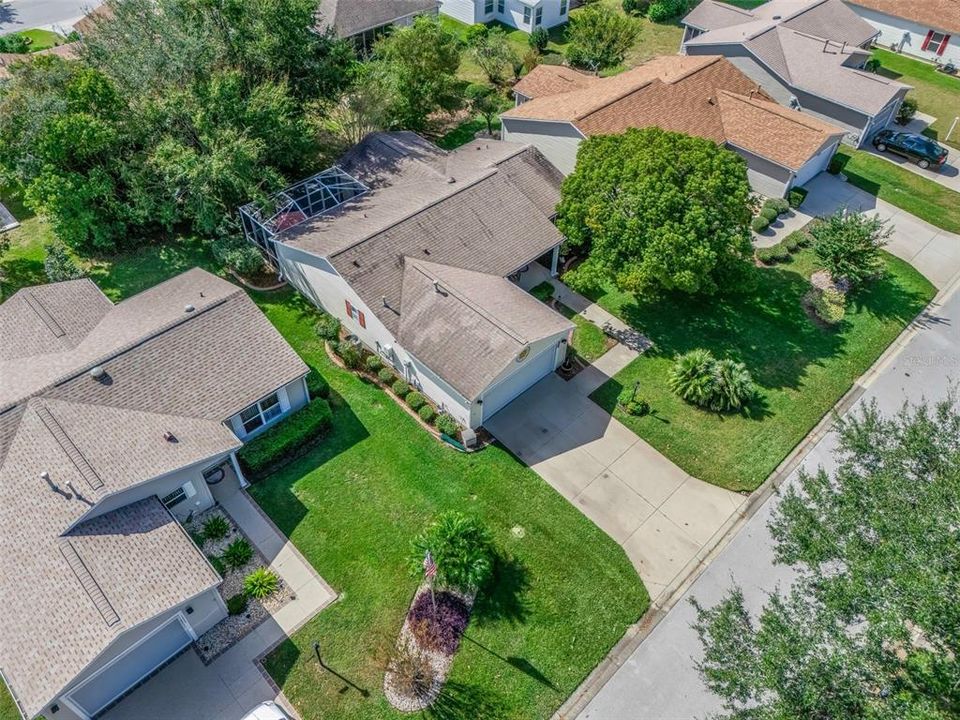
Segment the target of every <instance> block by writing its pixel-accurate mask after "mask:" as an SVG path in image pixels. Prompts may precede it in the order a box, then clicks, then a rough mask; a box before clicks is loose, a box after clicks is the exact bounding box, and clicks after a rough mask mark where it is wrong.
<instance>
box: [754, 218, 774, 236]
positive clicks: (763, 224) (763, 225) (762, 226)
mask: <svg viewBox="0 0 960 720" xmlns="http://www.w3.org/2000/svg"><path fill="white" fill-rule="evenodd" d="M768 227H770V221H769V220H767V218H765V217H764V216H763V215H757V216H756V217H755V218H754V219H753V220H751V221H750V229H751V230H753V231H754V232H756V233H762V232H763V231H764V230H766V229H767V228H768Z"/></svg>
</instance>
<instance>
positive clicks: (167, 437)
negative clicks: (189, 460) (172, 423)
mask: <svg viewBox="0 0 960 720" xmlns="http://www.w3.org/2000/svg"><path fill="white" fill-rule="evenodd" d="M163 439H164V440H166V441H167V442H168V443H173V442H177V436H176V435H174V434H173V433H172V432H170V431H169V430H164V432H163Z"/></svg>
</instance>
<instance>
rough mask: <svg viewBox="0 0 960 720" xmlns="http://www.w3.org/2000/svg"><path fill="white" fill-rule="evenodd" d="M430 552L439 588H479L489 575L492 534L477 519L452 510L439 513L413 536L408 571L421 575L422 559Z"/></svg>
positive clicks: (492, 555) (465, 589)
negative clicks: (435, 565) (418, 533)
mask: <svg viewBox="0 0 960 720" xmlns="http://www.w3.org/2000/svg"><path fill="white" fill-rule="evenodd" d="M427 552H430V554H431V555H432V556H433V559H434V562H436V564H437V576H436V582H437V584H438V585H439V586H441V587H448V588H457V589H460V590H464V591H469V590H481V589H482V588H483V587H484V586H485V585H486V584H487V583H488V582H489V581H490V577H491V575H492V574H493V559H494V546H493V537H492V535H491V534H490V531H489V530H488V529H487V527H486V526H485V525H484V524H483V523H481V522H480V521H479V520H477V519H476V518H473V517H468V516H466V515H463V514H461V513H459V512H457V511H455V510H453V511H450V512H445V513H443V514H442V515H440V516H439V517H438V518H437V519H436V520H434V521H433V523H431V524H430V526H429V527H428V528H427V529H426V530H425V531H424V532H423V533H421V534H420V536H419V537H417V538H416V539H415V540H414V541H413V543H412V545H411V549H410V559H409V564H410V570H411V572H412V573H413V575H414V576H415V577H423V560H424V557H425V556H426V553H427Z"/></svg>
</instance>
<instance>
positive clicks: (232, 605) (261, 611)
mask: <svg viewBox="0 0 960 720" xmlns="http://www.w3.org/2000/svg"><path fill="white" fill-rule="evenodd" d="M214 518H222V522H225V523H226V527H227V529H226V531H225V532H224V534H223V535H222V537H216V538H209V537H204V528H205V527H208V528H209V527H210V526H211V520H213V519H214ZM222 522H221V521H220V520H213V523H214V524H216V523H220V524H221V525H222ZM184 527H186V529H187V532H188V533H190V536H191V537H192V538H193V539H194V542H196V543H197V545H198V546H199V547H200V550H201V552H203V554H204V555H206V556H207V559H208V560H210V562H211V564H213V566H214V567H215V568H216V569H217V572H219V573H220V574H221V575H222V576H223V582H222V583H221V584H220V587H219V592H220V597H222V598H223V601H224V603H226V605H227V610H228V611H229V612H230V614H229V615H228V616H227V617H225V618H224V619H223V620H221V621H220V622H218V623H217V624H216V625H214V626H213V627H212V628H210V629H209V630H207V632H205V633H204V634H203V635H201V636H200V637H199V638H197V640H196V641H195V642H194V646H195V647H196V649H197V654H198V655H200V659H201V660H203V662H204V664H209V663H210V662H212V661H213V660H214V658H216V657H218V656H219V655H221V654H222V653H224V652H225V651H226V650H228V649H229V648H231V647H232V646H233V645H234V644H236V643H237V642H239V641H240V640H242V639H243V638H244V637H246V636H247V635H248V634H249V633H250V632H251V631H252V630H254V629H255V628H256V627H257V625H259V624H260V623H262V622H263V621H264V620H266V619H267V618H268V617H270V615H272V614H273V613H275V612H276V611H277V610H279V609H280V608H282V607H283V606H284V605H286V604H287V603H288V602H290V601H291V600H292V599H293V597H294V595H293V592H292V591H290V590H289V589H288V588H287V587H286V585H285V584H284V582H283V579H282V578H280V577H279V575H278V576H277V585H276V590H275V591H274V592H272V593H270V594H269V595H268V596H267V597H265V598H262V599H260V598H256V597H245V589H244V580H245V578H246V577H247V576H248V575H249V574H250V573H251V572H253V571H255V570H257V569H258V568H266V567H268V566H269V564H270V563H269V562H268V561H267V559H266V558H265V557H263V555H262V554H261V553H260V551H259V550H257V548H256V546H255V545H254V544H253V543H251V542H250V540H249V539H248V538H247V537H246V536H245V535H244V534H243V532H241V530H240V528H238V527H237V524H236V523H235V522H234V521H233V518H231V517H230V515H229V514H228V513H227V512H226V511H225V510H224V509H223V508H221V507H217V506H215V507H212V508H210V509H209V510H205V511H204V512H202V513H200V514H199V515H197V516H196V517H194V518H193V519H192V520H191V521H190V522H188V523H186V524H185V525H184ZM217 534H218V535H219V533H217ZM234 543H238V544H242V543H246V545H247V546H248V547H249V549H250V557H249V560H247V561H246V562H245V563H243V564H242V565H234V566H231V565H230V564H228V563H226V562H225V560H223V559H222V558H225V557H227V556H229V555H230V552H231V551H230V550H229V549H228V548H230V546H231V545H233V544H234ZM234 547H236V545H235V546H234ZM240 597H244V599H245V600H246V602H245V603H244V602H241V601H238V600H236V599H235V598H240ZM241 605H242V606H243V607H242V609H240V607H241Z"/></svg>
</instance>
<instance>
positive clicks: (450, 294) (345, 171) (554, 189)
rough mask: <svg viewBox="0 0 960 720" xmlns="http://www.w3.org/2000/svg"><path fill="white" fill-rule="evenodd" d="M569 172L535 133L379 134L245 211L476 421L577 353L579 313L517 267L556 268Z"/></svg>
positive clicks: (318, 290)
mask: <svg viewBox="0 0 960 720" xmlns="http://www.w3.org/2000/svg"><path fill="white" fill-rule="evenodd" d="M561 179H562V175H561V174H560V172H559V171H558V170H557V169H556V168H555V167H553V166H552V165H551V164H550V163H549V162H548V161H547V160H546V159H544V157H543V155H541V154H540V152H539V151H538V150H537V149H536V148H533V147H530V146H528V145H516V144H513V143H504V142H498V141H495V140H479V141H475V142H472V143H468V144H467V145H464V146H462V147H460V148H458V149H456V150H453V151H451V152H447V151H444V150H441V149H440V148H438V147H437V146H436V145H434V144H432V143H430V142H428V141H427V140H425V139H423V138H422V137H419V136H418V135H416V134H414V133H411V132H389V133H387V132H384V133H374V134H372V135H369V136H368V137H367V138H365V139H364V140H363V141H362V142H361V143H360V144H359V145H357V146H356V147H354V148H353V149H352V150H350V151H349V152H348V153H347V154H346V155H345V156H344V157H343V158H341V160H340V162H339V163H338V164H337V165H336V166H335V167H333V168H331V169H329V170H327V171H325V172H324V173H321V174H319V175H316V176H314V177H313V178H309V179H308V180H306V181H303V182H302V183H299V184H298V185H296V186H293V187H292V188H289V189H287V190H286V191H285V192H284V193H282V194H281V195H280V196H278V198H277V199H276V200H277V204H276V206H275V207H271V208H270V210H269V211H265V210H263V209H262V208H261V207H259V206H256V205H248V206H245V207H244V208H243V209H241V219H242V221H243V223H244V228H245V230H246V232H247V235H248V237H249V238H250V239H251V240H252V241H253V242H255V243H257V244H258V245H259V246H260V247H261V249H263V250H264V252H265V253H266V254H267V255H268V256H269V258H270V259H271V262H273V263H274V264H275V265H276V267H277V268H278V269H279V270H280V272H281V274H282V275H283V277H285V278H286V279H287V280H288V281H289V282H290V283H292V284H293V285H294V286H295V287H297V288H298V289H299V290H300V292H302V293H303V294H304V295H305V296H306V297H308V298H309V299H310V300H311V301H313V302H314V303H315V304H316V305H318V306H319V307H321V308H323V309H324V310H326V311H327V312H329V313H330V314H332V315H335V316H336V317H338V318H340V320H341V322H342V323H343V326H344V328H345V329H346V331H348V332H349V333H350V334H352V335H354V336H355V337H356V338H357V340H358V341H359V342H361V343H363V345H365V346H366V347H367V348H369V349H370V350H372V351H373V352H376V353H378V354H379V355H380V356H381V357H382V358H383V360H384V362H385V363H387V364H388V365H390V366H392V367H393V368H395V369H396V371H397V372H398V373H399V374H401V375H402V376H403V377H404V378H406V380H407V381H408V382H409V383H410V384H411V385H413V386H415V387H417V388H418V389H420V390H421V391H422V392H423V393H424V394H425V395H427V396H428V397H429V398H430V399H432V400H433V401H434V402H435V403H436V404H437V405H438V406H440V407H441V408H442V409H443V410H444V411H446V412H448V413H450V415H452V416H453V417H454V418H455V419H456V420H457V421H458V422H459V423H460V424H461V425H464V426H466V427H470V428H477V427H479V426H481V425H482V424H483V423H484V421H485V420H487V419H488V418H490V417H491V416H492V415H493V414H494V413H496V412H497V411H498V410H500V409H501V408H502V407H503V406H504V405H506V404H507V403H508V402H510V401H511V400H513V399H514V398H515V397H516V396H517V395H519V394H520V393H521V392H523V391H524V390H526V389H527V388H528V387H530V386H531V385H532V384H533V383H535V382H536V381H537V380H539V379H540V378H541V377H543V376H544V375H546V374H547V373H550V372H553V370H554V369H556V367H557V366H558V365H559V364H560V363H561V362H562V361H563V359H564V357H565V355H566V349H567V343H568V340H569V335H570V333H571V332H572V329H573V325H572V324H571V323H570V322H569V321H568V320H567V319H565V318H564V317H562V316H561V315H559V314H557V313H556V312H554V311H553V310H552V309H550V308H548V307H547V306H546V305H544V304H543V303H541V302H540V301H538V300H536V299H535V298H534V297H532V296H531V295H529V294H527V293H526V292H524V291H523V290H521V289H520V288H519V287H518V286H517V285H515V284H514V283H513V282H511V281H510V280H509V279H508V278H509V277H510V276H511V275H515V274H517V273H519V272H521V271H523V270H524V269H525V267H526V266H527V265H529V264H530V263H532V262H535V261H536V260H537V259H538V258H544V262H545V263H546V264H552V268H553V270H554V272H555V271H556V263H557V257H558V252H559V246H560V244H561V243H562V242H563V237H562V236H561V235H560V233H559V232H558V230H557V229H556V227H555V226H554V224H553V222H552V218H553V215H554V208H555V207H556V205H557V203H558V202H559V199H560V182H561ZM544 256H546V257H544Z"/></svg>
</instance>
